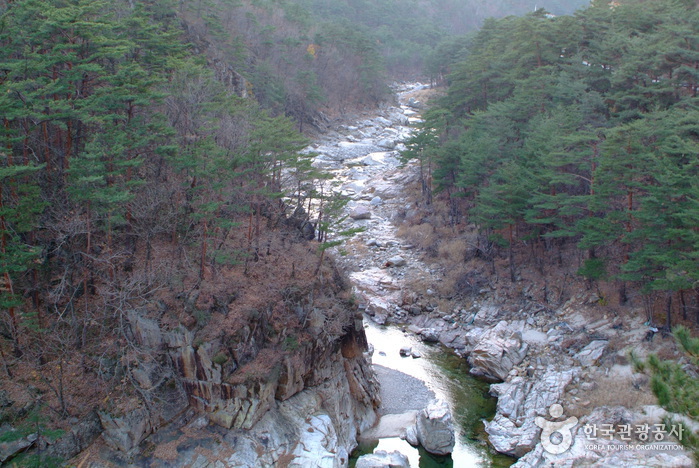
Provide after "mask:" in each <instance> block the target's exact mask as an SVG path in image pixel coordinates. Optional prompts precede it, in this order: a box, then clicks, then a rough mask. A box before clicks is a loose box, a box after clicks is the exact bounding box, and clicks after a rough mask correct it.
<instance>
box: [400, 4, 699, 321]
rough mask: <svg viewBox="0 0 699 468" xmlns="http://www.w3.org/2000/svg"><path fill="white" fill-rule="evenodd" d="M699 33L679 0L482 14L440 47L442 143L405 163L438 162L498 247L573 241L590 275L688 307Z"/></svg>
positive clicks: (441, 181)
mask: <svg viewBox="0 0 699 468" xmlns="http://www.w3.org/2000/svg"><path fill="white" fill-rule="evenodd" d="M697 25H699V9H698V8H697V6H696V5H695V4H694V3H693V2H683V1H677V0H663V1H658V2H642V1H624V2H620V4H616V3H614V4H612V3H610V2H594V4H593V5H591V6H590V7H588V8H586V9H584V10H580V11H578V12H577V13H576V14H575V15H574V16H559V17H556V16H552V15H548V14H546V12H544V11H537V12H534V13H530V14H528V15H526V16H524V17H507V18H504V19H501V20H495V19H491V20H488V21H486V22H485V23H484V25H483V28H482V29H481V30H480V31H479V32H478V33H477V34H475V35H474V36H473V37H470V38H468V39H463V40H461V41H460V42H459V41H454V42H452V45H451V46H449V47H447V46H444V48H443V49H441V50H443V51H445V52H446V53H447V54H448V55H447V56H448V58H449V60H451V62H450V63H448V64H447V65H442V66H443V68H444V69H449V70H452V72H451V74H450V75H449V77H448V81H449V88H448V95H447V96H446V97H445V98H444V99H443V101H442V102H441V103H440V104H439V106H438V109H437V110H433V111H432V113H433V114H436V115H439V116H440V118H439V119H435V118H432V119H430V117H429V115H428V118H427V122H426V130H425V132H429V134H430V135H432V134H436V135H438V138H434V139H433V140H431V141H429V142H428V143H427V144H426V145H418V146H416V144H414V146H415V148H412V147H411V148H409V151H408V152H406V153H405V154H406V157H413V156H414V155H415V154H414V153H415V149H417V148H419V150H420V154H442V155H444V157H441V158H437V159H436V165H437V167H435V169H434V175H435V179H436V180H435V181H434V184H435V187H438V188H440V189H441V190H444V191H446V192H447V193H448V196H449V197H450V198H451V202H450V203H456V204H459V205H460V206H461V207H462V210H461V212H462V213H465V214H466V215H467V216H469V219H471V220H472V221H474V222H476V223H477V224H478V225H479V227H480V229H481V230H482V231H484V232H486V233H490V234H491V235H494V236H495V238H496V239H500V243H501V245H503V246H507V245H511V244H512V243H520V242H524V241H525V240H527V241H529V240H531V239H535V240H539V241H541V242H542V243H544V244H545V245H551V244H550V242H549V241H551V240H553V239H557V240H558V242H564V243H566V242H568V243H575V244H576V245H577V246H578V248H580V249H583V250H585V251H586V253H587V257H589V258H588V259H587V260H586V261H584V264H583V266H582V268H580V270H579V274H581V275H583V276H584V277H586V278H588V279H590V280H602V279H616V280H617V281H630V282H633V283H635V284H637V285H638V286H639V287H640V289H641V290H642V291H644V292H645V293H646V294H652V293H654V292H658V293H662V294H666V293H667V294H676V295H677V297H678V298H679V300H678V301H677V303H680V302H681V303H682V304H683V307H684V304H685V298H684V294H685V293H686V292H692V291H694V292H696V291H697V288H698V287H699V262H697V251H698V250H697V249H698V247H699V244H697V235H696V234H697V230H696V226H699V217H698V216H697V215H698V214H699V213H698V211H697V205H696V203H697V199H698V198H697V190H699V177H698V176H699V170H698V167H697V165H698V164H699V162H698V161H699V160H698V159H697V154H699V151H698V150H699V146H698V145H699V132H698V131H697V127H696V122H697V117H699V116H698V115H697V105H698V104H699V101H697V89H698V88H697V83H696V74H695V73H694V71H692V70H696V68H697V67H699V62H698V61H697V59H698V57H699V55H697V53H698V51H699V30H698V29H697ZM426 137H427V135H425V136H418V137H416V139H415V141H416V142H417V141H418V140H419V139H421V140H420V141H427V140H426ZM559 245H560V244H559ZM668 304H671V299H668ZM670 309H671V307H670V306H668V314H669V311H670ZM669 320H670V319H669V315H668V323H670V321H669Z"/></svg>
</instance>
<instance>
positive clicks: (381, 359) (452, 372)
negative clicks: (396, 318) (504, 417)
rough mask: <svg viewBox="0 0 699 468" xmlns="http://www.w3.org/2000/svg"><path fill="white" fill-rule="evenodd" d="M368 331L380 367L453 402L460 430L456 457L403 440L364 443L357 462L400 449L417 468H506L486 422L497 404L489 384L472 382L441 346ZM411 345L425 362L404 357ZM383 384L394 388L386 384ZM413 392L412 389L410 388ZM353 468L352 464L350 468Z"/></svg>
mask: <svg viewBox="0 0 699 468" xmlns="http://www.w3.org/2000/svg"><path fill="white" fill-rule="evenodd" d="M365 323H366V325H365V331H366V334H367V338H368V340H369V342H370V343H371V344H372V345H373V346H374V349H375V351H374V355H373V358H372V360H373V362H374V364H375V365H379V366H383V367H387V368H389V369H394V370H397V371H400V372H403V373H405V374H408V375H410V376H412V377H415V378H417V379H419V380H420V381H422V382H424V383H425V385H426V386H427V388H428V389H429V390H431V391H432V392H433V393H434V395H435V396H436V397H437V398H440V399H443V400H445V401H447V402H448V403H449V406H450V407H451V409H452V414H453V416H454V422H455V428H456V445H455V447H454V452H453V453H452V455H451V456H446V457H440V456H435V455H432V454H430V453H428V452H426V451H425V450H423V449H417V448H415V447H412V446H411V445H410V444H408V443H407V442H406V441H404V440H402V439H400V438H398V437H389V438H381V439H379V440H369V441H364V442H362V443H361V444H360V446H359V447H358V449H357V450H356V451H355V453H354V454H353V455H354V457H353V458H354V459H355V460H356V458H357V457H359V456H361V455H363V454H365V453H372V452H374V451H375V450H386V451H388V452H391V451H394V450H397V451H399V452H401V453H403V454H404V455H406V456H407V457H408V458H409V460H410V466H411V467H413V468H417V467H419V468H432V467H455V468H457V467H464V468H465V467H486V466H489V467H507V466H510V465H511V464H512V463H513V460H512V458H510V457H506V456H503V455H499V454H497V453H496V452H494V451H493V450H492V449H491V448H489V447H488V446H487V443H486V442H485V436H486V434H485V433H484V432H483V424H482V422H481V421H482V420H483V419H487V418H490V417H492V416H493V414H494V413H495V403H496V400H495V399H494V398H493V397H491V396H490V395H489V394H488V387H489V385H488V384H487V383H486V382H483V381H480V380H478V379H476V378H474V377H472V376H471V375H470V374H469V372H468V370H469V369H468V365H467V363H466V361H465V360H464V359H463V358H460V357H459V356H457V355H456V354H454V353H453V352H452V351H451V350H449V349H448V348H445V347H443V346H441V345H429V344H426V343H423V342H422V341H420V340H419V339H417V338H416V337H415V336H414V335H412V334H410V333H404V332H403V331H402V330H401V329H400V328H398V327H395V326H389V327H386V326H379V325H376V324H375V323H373V322H372V321H371V320H369V319H366V320H365ZM404 346H409V347H411V348H412V349H413V351H418V352H419V353H420V354H421V355H422V357H421V358H419V359H414V358H412V357H410V356H407V357H403V356H401V355H400V353H399V351H400V348H402V347H404ZM382 385H392V382H390V381H388V382H387V381H383V382H382ZM406 391H409V389H406ZM350 466H353V465H350Z"/></svg>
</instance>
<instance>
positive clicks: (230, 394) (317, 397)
mask: <svg viewBox="0 0 699 468" xmlns="http://www.w3.org/2000/svg"><path fill="white" fill-rule="evenodd" d="M325 289H326V293H327V290H328V289H330V290H335V292H336V293H339V292H340V289H341V288H340V287H338V285H337V284H335V285H330V287H328V286H327V285H326V288H325ZM340 302H341V301H340V299H339V298H338V303H340ZM340 311H341V312H340ZM288 312H289V313H290V314H294V315H296V314H300V315H302V316H305V317H306V318H307V320H304V321H302V322H301V323H302V324H305V326H304V327H303V328H299V329H295V332H293V333H291V332H289V331H286V330H285V332H283V333H282V335H283V334H285V335H286V337H285V338H284V339H282V338H281V337H280V336H275V335H276V333H275V332H274V330H275V329H276V327H275V326H273V325H270V317H269V316H268V315H266V314H257V315H255V316H254V317H251V318H250V319H249V320H248V321H247V322H245V323H244V324H243V326H242V327H240V328H239V329H237V330H236V331H235V332H233V333H221V334H219V335H218V336H217V337H216V338H213V339H205V338H203V337H204V336H205V335H206V329H205V328H199V329H197V327H194V328H193V329H192V330H188V329H187V328H185V327H184V326H182V325H179V326H176V327H174V328H171V329H168V328H167V327H166V326H164V325H163V324H162V323H160V321H159V320H156V319H155V318H153V317H152V316H149V314H147V313H146V312H144V311H141V312H138V311H132V312H131V313H129V315H128V323H129V328H130V329H131V331H132V333H131V335H132V337H133V346H134V347H136V348H138V349H139V355H140V356H150V357H151V358H150V359H148V360H144V359H140V361H139V362H132V363H131V365H129V366H126V367H128V368H129V369H130V376H132V379H131V380H132V381H133V383H135V386H136V389H137V392H138V393H140V397H141V398H140V399H139V400H140V401H141V402H149V403H148V404H145V405H143V404H138V405H133V404H132V406H128V405H121V406H118V407H117V406H115V407H114V408H113V409H112V410H110V411H101V412H100V413H99V416H100V419H101V422H102V426H103V427H104V433H103V434H102V439H103V440H104V442H105V443H106V446H107V447H101V448H100V449H99V450H95V451H93V453H95V454H97V455H96V456H94V458H96V459H99V460H101V461H104V460H117V461H118V462H132V463H133V462H135V463H149V464H150V465H151V466H165V465H167V464H170V465H171V466H172V464H173V463H174V464H175V465H176V466H181V465H185V464H187V463H192V462H194V461H195V460H197V459H198V458H199V457H202V456H203V457H204V459H205V460H204V459H202V460H199V462H202V463H203V462H204V461H205V462H206V463H212V464H213V463H215V462H216V461H222V462H223V463H225V464H226V465H227V466H239V467H253V466H278V464H279V463H282V462H283V463H286V464H287V465H286V466H299V467H300V466H333V467H334V466H338V467H340V466H346V465H347V462H348V460H349V453H350V452H351V451H352V450H353V448H354V447H355V446H356V444H357V435H358V433H359V432H360V431H362V430H364V429H366V428H368V427H369V426H371V425H372V424H374V422H375V420H376V414H375V409H376V408H377V407H378V404H379V401H378V384H377V382H376V380H375V376H374V373H373V370H372V369H371V366H370V364H369V362H368V361H367V359H366V357H365V355H364V352H365V351H366V350H367V342H366V337H365V335H364V330H363V327H362V319H361V315H360V314H358V313H357V312H356V311H355V310H352V309H351V308H348V307H337V304H336V306H335V314H334V315H332V314H330V313H328V312H327V311H325V312H324V311H321V310H319V309H318V308H316V307H311V306H306V307H303V308H301V309H297V310H296V311H288ZM319 315H322V316H323V317H325V319H326V320H327V319H328V317H330V316H331V315H332V317H333V322H335V325H336V326H338V325H339V328H338V330H341V332H340V333H337V334H331V333H327V330H328V329H329V327H327V326H326V327H325V328H324V327H318V326H317V325H318V323H316V322H317V316H319ZM272 321H273V320H272ZM326 325H327V324H326ZM211 326H212V325H211V323H209V324H208V325H207V327H209V328H210V327H211ZM255 343H256V344H255ZM243 351H244V352H243ZM163 379H166V380H169V384H166V385H157V382H161V381H162V380H163ZM153 388H157V390H156V391H153V392H152V391H151V389H153ZM214 436H215V439H212V437H214ZM212 440H216V441H217V442H216V443H213V442H211V441H212ZM97 445H98V446H99V445H100V444H97ZM191 447H204V448H206V451H205V453H204V452H202V453H204V455H202V453H200V452H201V451H192V450H188V448H191ZM206 463H205V464H204V465H203V466H206Z"/></svg>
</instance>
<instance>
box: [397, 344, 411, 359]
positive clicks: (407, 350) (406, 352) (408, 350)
mask: <svg viewBox="0 0 699 468" xmlns="http://www.w3.org/2000/svg"><path fill="white" fill-rule="evenodd" d="M398 352H399V353H400V355H401V356H403V357H406V356H410V354H411V353H412V352H413V348H411V347H410V346H403V347H402V348H401V349H400V351H398Z"/></svg>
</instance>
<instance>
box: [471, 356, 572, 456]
mask: <svg viewBox="0 0 699 468" xmlns="http://www.w3.org/2000/svg"><path fill="white" fill-rule="evenodd" d="M578 372H579V370H578V369H568V370H559V369H556V368H555V367H553V366H551V367H549V368H548V369H546V372H545V373H544V374H543V376H541V377H540V378H538V379H529V378H526V377H514V378H512V379H511V380H509V381H507V382H504V383H500V384H495V385H491V386H490V393H491V394H493V395H494V396H496V397H497V398H498V404H497V413H496V414H495V417H494V418H493V420H492V421H491V422H487V421H486V422H485V430H486V432H487V433H488V434H489V435H490V442H491V443H492V444H493V447H495V450H497V451H498V452H500V453H504V454H507V455H511V456H514V457H521V456H524V455H525V454H526V453H527V452H529V451H531V450H532V449H533V448H534V447H535V446H536V444H537V443H538V442H539V434H540V432H541V428H539V427H538V426H537V425H536V422H535V419H536V417H537V416H542V417H548V410H549V407H550V406H551V405H553V404H554V403H558V402H559V401H560V399H561V395H562V394H563V391H564V390H565V388H566V386H567V385H568V384H569V383H570V381H571V380H572V378H573V377H574V376H575V375H576V374H577V373H578Z"/></svg>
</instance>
